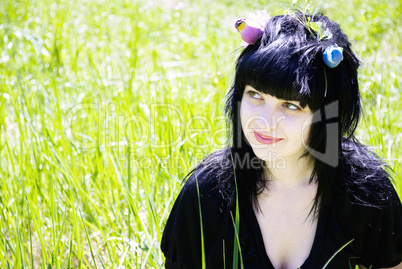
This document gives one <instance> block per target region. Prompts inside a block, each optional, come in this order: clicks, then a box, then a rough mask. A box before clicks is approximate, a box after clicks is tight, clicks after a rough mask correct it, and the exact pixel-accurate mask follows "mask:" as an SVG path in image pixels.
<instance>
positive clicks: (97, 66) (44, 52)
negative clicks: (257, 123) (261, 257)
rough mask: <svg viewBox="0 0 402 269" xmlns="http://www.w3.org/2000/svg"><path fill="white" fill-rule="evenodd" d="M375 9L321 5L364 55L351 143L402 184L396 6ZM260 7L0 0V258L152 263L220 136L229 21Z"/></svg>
mask: <svg viewBox="0 0 402 269" xmlns="http://www.w3.org/2000/svg"><path fill="white" fill-rule="evenodd" d="M374 2H375V1H362V0H355V1H346V2H345V1H342V2H341V1H331V4H325V5H324V7H325V8H327V13H328V15H329V16H330V17H331V18H333V19H334V20H335V21H337V22H339V23H340V24H341V26H342V28H343V29H344V30H345V32H346V33H347V34H348V35H349V36H350V37H351V39H352V42H353V43H354V48H355V50H356V52H357V53H358V54H359V55H360V56H361V57H362V58H363V59H364V60H365V64H364V65H363V67H362V69H361V74H360V78H361V81H360V83H361V86H362V87H361V88H362V92H363V97H364V104H365V117H364V119H363V120H362V124H361V126H360V129H359V137H360V138H361V140H362V141H363V142H365V143H367V144H369V145H371V146H373V147H374V149H375V151H376V152H377V153H378V154H379V155H380V156H381V157H383V158H385V159H386V160H387V162H388V163H389V164H390V167H391V168H392V169H393V170H394V171H395V174H394V175H395V176H394V177H395V183H396V187H397V189H398V191H399V192H400V193H401V192H402V183H401V157H400V156H401V153H402V135H401V130H402V123H401V121H400V120H399V119H400V114H401V112H400V106H399V100H400V98H401V96H400V89H401V84H402V82H401V78H400V75H399V74H401V73H402V67H401V66H402V64H401V61H400V54H401V53H400V52H401V46H402V45H401V44H402V42H401V36H402V30H401V27H400V26H399V25H400V23H399V19H400V17H399V15H398V14H401V6H400V4H399V2H398V1H378V2H376V3H374ZM283 6H285V7H283ZM340 6H342V8H338V7H340ZM265 7H267V6H266V3H265V2H262V1H256V2H254V3H251V4H247V5H246V2H242V1H238V2H233V1H220V2H217V1H212V0H210V1H202V3H201V2H196V1H154V2H150V1H144V2H141V1H128V0H117V1H93V0H88V1H79V0H71V1H67V0H65V1H61V0H59V1H50V0H48V1H45V0H34V1H28V0H17V1H16V0H1V1H0V8H1V10H2V12H1V14H0V37H1V38H0V179H1V181H0V182H1V185H0V188H1V191H0V194H1V195H0V209H1V214H0V227H1V235H0V251H1V255H0V267H2V268H22V267H26V268H47V267H48V266H51V267H52V266H53V267H54V268H69V267H73V268H80V267H81V268H86V267H89V268H123V267H124V268H160V267H161V266H162V265H163V262H164V259H163V255H162V253H161V251H160V248H159V242H160V239H161V233H162V230H163V227H164V223H165V221H166V218H167V216H168V213H169V210H170V208H171V206H172V203H173V201H174V199H175V197H176V195H177V193H178V190H179V189H180V186H181V180H182V178H183V177H184V175H185V174H187V173H188V172H189V171H190V168H191V167H192V166H193V165H195V164H196V163H197V162H198V161H200V160H201V159H202V158H203V157H204V156H205V155H206V154H208V153H210V152H212V151H214V150H216V149H219V148H222V147H224V146H225V145H226V141H227V138H226V134H225V130H226V129H225V128H226V124H225V120H224V118H223V110H222V109H223V101H222V100H223V98H224V95H225V92H226V90H227V89H228V87H229V86H230V84H231V81H232V79H233V65H234V62H235V58H236V57H237V55H238V54H239V52H240V49H241V46H240V42H241V39H240V37H239V36H238V34H237V32H236V30H235V29H234V27H233V23H234V21H235V20H236V19H237V18H238V17H240V16H244V15H247V14H248V13H249V12H253V11H255V10H257V9H262V8H265ZM270 7H271V9H270V11H272V12H273V13H275V12H276V13H279V12H280V11H281V10H284V9H285V8H288V7H291V5H290V4H289V3H287V4H286V3H284V4H275V5H271V6H270ZM344 10H349V11H350V13H348V12H344ZM230 263H231V262H230V261H227V264H230Z"/></svg>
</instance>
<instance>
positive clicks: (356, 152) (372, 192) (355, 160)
mask: <svg viewBox="0 0 402 269" xmlns="http://www.w3.org/2000/svg"><path fill="white" fill-rule="evenodd" d="M341 165H342V166H343V167H342V168H343V169H342V170H343V177H344V184H345V188H346V195H347V197H348V198H349V199H348V200H349V202H350V203H352V204H359V205H367V206H370V207H389V206H392V205H393V204H395V203H397V204H398V203H400V200H399V197H398V195H397V193H396V191H395V189H394V186H393V184H392V179H391V176H390V175H389V173H388V172H387V165H386V164H385V162H384V161H382V160H381V159H380V158H379V157H378V156H377V155H376V154H375V153H374V152H372V151H371V150H370V149H369V148H368V147H367V146H365V145H363V144H361V143H360V142H358V141H357V140H345V141H343V143H342V156H341Z"/></svg>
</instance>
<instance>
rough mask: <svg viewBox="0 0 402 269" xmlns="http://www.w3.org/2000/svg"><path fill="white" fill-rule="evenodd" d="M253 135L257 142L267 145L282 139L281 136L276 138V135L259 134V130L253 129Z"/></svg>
mask: <svg viewBox="0 0 402 269" xmlns="http://www.w3.org/2000/svg"><path fill="white" fill-rule="evenodd" d="M254 136H255V139H257V141H258V142H260V143H262V144H267V145H270V144H275V143H278V142H279V141H281V140H283V138H276V137H272V136H268V135H263V134H260V133H259V132H256V131H255V130H254Z"/></svg>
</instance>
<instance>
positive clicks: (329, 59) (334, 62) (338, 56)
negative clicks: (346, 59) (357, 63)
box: [322, 45, 343, 68]
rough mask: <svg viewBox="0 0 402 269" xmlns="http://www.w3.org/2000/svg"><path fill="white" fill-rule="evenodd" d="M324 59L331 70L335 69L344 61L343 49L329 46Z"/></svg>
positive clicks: (323, 56) (323, 55)
mask: <svg viewBox="0 0 402 269" xmlns="http://www.w3.org/2000/svg"><path fill="white" fill-rule="evenodd" d="M322 58H323V60H324V63H325V64H326V65H327V66H328V67H329V68H335V67H337V66H338V65H339V63H340V62H342V60H343V48H342V47H339V46H338V45H332V46H329V47H328V48H326V49H325V51H324V53H323V54H322Z"/></svg>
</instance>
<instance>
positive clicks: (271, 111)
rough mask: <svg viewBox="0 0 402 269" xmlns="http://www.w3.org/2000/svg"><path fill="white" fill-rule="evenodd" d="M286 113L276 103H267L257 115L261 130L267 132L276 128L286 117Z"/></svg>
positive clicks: (257, 122)
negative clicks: (283, 113)
mask: <svg viewBox="0 0 402 269" xmlns="http://www.w3.org/2000/svg"><path fill="white" fill-rule="evenodd" d="M284 117H285V116H284V115H282V114H281V113H280V111H279V110H278V108H277V107H276V106H275V105H272V104H269V103H267V104H266V105H265V106H264V107H263V108H262V109H261V110H260V111H259V113H258V115H257V117H256V124H257V126H258V128H260V129H261V130H265V131H267V132H269V131H272V130H276V129H277V128H278V124H279V122H280V121H281V120H283V119H284Z"/></svg>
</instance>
